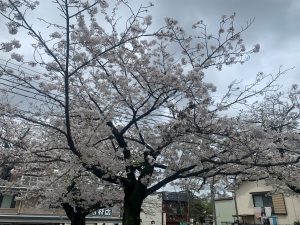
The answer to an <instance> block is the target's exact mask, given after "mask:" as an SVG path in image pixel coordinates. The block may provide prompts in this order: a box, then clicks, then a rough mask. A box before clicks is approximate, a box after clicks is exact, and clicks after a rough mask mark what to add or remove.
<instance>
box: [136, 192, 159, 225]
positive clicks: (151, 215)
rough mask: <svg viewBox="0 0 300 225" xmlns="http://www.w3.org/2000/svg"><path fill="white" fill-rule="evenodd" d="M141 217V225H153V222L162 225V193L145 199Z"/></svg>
mask: <svg viewBox="0 0 300 225" xmlns="http://www.w3.org/2000/svg"><path fill="white" fill-rule="evenodd" d="M140 217H141V220H142V222H141V225H151V221H154V224H155V225H161V224H162V195H161V194H160V193H158V194H154V195H150V196H148V197H147V198H146V199H145V201H144V203H143V205H142V212H141V214H140Z"/></svg>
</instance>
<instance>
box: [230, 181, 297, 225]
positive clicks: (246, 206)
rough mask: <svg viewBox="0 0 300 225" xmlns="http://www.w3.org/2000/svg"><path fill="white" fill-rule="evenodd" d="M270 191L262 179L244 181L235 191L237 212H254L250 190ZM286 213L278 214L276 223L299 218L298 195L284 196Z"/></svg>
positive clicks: (289, 221) (288, 221)
mask: <svg viewBox="0 0 300 225" xmlns="http://www.w3.org/2000/svg"><path fill="white" fill-rule="evenodd" d="M263 191H272V187H269V186H266V185H265V184H264V182H263V181H255V182H245V183H243V184H242V185H241V186H240V187H239V188H238V190H237V191H236V202H237V209H238V214H239V215H242V214H252V215H253V214H254V205H253V199H252V195H251V194H250V193H251V192H263ZM284 200H285V204H286V210H287V215H278V224H294V222H295V221H297V220H300V197H297V196H286V195H285V196H284Z"/></svg>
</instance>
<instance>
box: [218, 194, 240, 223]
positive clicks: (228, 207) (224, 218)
mask: <svg viewBox="0 0 300 225" xmlns="http://www.w3.org/2000/svg"><path fill="white" fill-rule="evenodd" d="M215 207H216V219H217V225H221V222H233V217H232V215H235V214H236V213H235V206H234V200H233V199H224V200H216V201H215Z"/></svg>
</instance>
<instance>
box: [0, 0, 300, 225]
mask: <svg viewBox="0 0 300 225" xmlns="http://www.w3.org/2000/svg"><path fill="white" fill-rule="evenodd" d="M53 4H54V5H55V6H56V7H57V8H56V11H53V16H56V15H57V18H59V19H55V21H53V20H52V21H51V20H49V18H48V19H47V18H46V17H42V18H39V20H38V22H36V21H34V20H32V18H33V16H32V15H35V14H34V13H35V12H37V11H36V10H35V9H36V7H38V2H37V1H31V0H24V1H17V0H1V1H0V13H1V16H2V18H3V19H5V20H6V22H7V27H8V31H9V33H10V34H11V35H15V36H17V35H18V32H26V34H27V35H28V38H29V39H30V40H31V46H32V53H33V55H30V56H28V55H27V54H26V55H24V54H23V55H22V54H20V51H19V53H18V50H15V49H17V48H20V45H19V42H17V41H16V40H15V39H14V41H13V42H7V41H4V42H3V43H2V44H1V49H2V51H4V52H12V53H11V55H10V57H11V60H7V61H6V62H5V63H1V64H0V65H1V71H2V76H1V79H2V82H3V86H4V88H3V89H2V91H3V92H4V93H6V94H8V95H12V94H13V95H17V96H18V97H20V98H21V97H23V99H25V100H23V101H21V100H19V99H16V100H15V102H17V103H15V104H14V105H11V103H12V102H6V103H5V102H4V103H2V105H3V107H2V108H3V109H2V111H3V114H4V115H5V116H9V117H11V118H14V119H15V121H22V122H24V123H26V124H28V125H29V126H30V127H34V129H33V130H35V131H36V132H41V133H42V135H38V136H37V137H38V138H34V136H31V138H32V140H28V141H27V142H26V144H27V145H28V147H27V149H28V151H27V153H28V154H27V157H26V158H27V159H30V157H32V156H33V155H34V157H36V156H37V155H38V156H39V158H41V159H43V158H47V157H50V158H51V159H53V165H57V163H58V162H59V161H60V160H61V159H63V158H64V157H65V155H66V154H67V157H68V162H69V163H70V164H72V168H77V167H78V168H80V171H81V169H84V171H82V172H80V173H79V174H80V175H84V174H85V173H91V174H93V175H94V176H95V177H96V178H95V180H97V179H101V182H106V183H110V184H111V185H116V187H117V186H118V187H121V188H122V190H123V192H124V213H123V224H124V225H129V224H130V225H135V224H139V223H140V218H139V215H140V210H141V205H142V203H143V201H144V199H145V198H146V197H147V196H149V195H150V194H152V193H154V192H155V191H157V190H159V189H160V188H162V187H163V186H165V185H166V184H168V183H170V182H173V181H176V180H180V179H188V178H191V177H197V178H201V179H205V178H209V177H213V176H216V175H222V176H227V175H231V174H236V173H238V172H239V171H242V170H243V171H247V170H249V171H250V170H253V168H254V167H255V168H266V167H276V166H277V167H278V166H281V165H286V164H297V163H298V162H299V155H298V152H294V153H293V154H290V153H292V152H288V154H284V156H283V157H282V154H281V153H280V151H278V150H277V149H278V146H279V145H280V144H281V143H280V142H278V143H277V142H275V141H272V143H271V145H269V142H270V140H276V139H275V137H277V136H276V135H278V134H277V133H276V132H272V130H271V129H264V127H263V126H262V124H256V123H251V122H249V121H247V120H245V119H244V113H243V114H241V115H240V116H232V117H229V116H226V113H227V112H228V110H229V109H231V108H232V107H233V106H245V107H248V106H249V104H250V103H249V102H248V100H249V99H252V98H254V97H256V96H258V95H261V94H265V93H269V92H272V91H275V90H276V89H277V86H276V85H275V83H274V82H275V81H276V79H277V77H278V76H280V75H281V74H283V73H284V72H285V71H279V72H278V74H276V75H274V76H272V75H264V74H263V73H259V74H258V75H257V78H256V80H255V81H253V83H252V84H250V85H248V86H245V87H244V88H241V89H239V88H238V84H237V83H232V84H231V85H230V86H229V87H228V92H227V93H226V94H225V95H224V96H223V97H222V98H220V99H214V98H213V93H214V92H215V91H216V87H215V86H214V85H213V84H211V83H207V82H205V81H204V75H205V70H206V69H208V68H210V69H214V68H215V69H217V70H222V67H223V66H226V65H233V64H236V63H244V62H245V61H247V60H248V59H249V55H250V54H252V53H256V52H258V51H259V48H260V46H259V45H258V44H256V45H255V46H254V47H253V48H250V49H248V48H246V45H245V44H244V43H243V39H242V37H241V35H242V34H243V32H244V31H246V30H247V29H248V28H249V26H250V25H251V23H252V21H249V22H248V23H246V24H245V26H244V27H242V28H241V29H240V30H237V29H236V27H235V26H234V19H235V15H232V16H229V17H227V16H223V17H222V18H221V19H220V23H219V25H218V28H217V31H216V32H215V34H210V31H209V29H208V27H207V25H206V24H205V23H204V22H203V21H198V22H196V23H195V24H193V25H192V26H191V29H190V30H188V31H185V30H184V29H183V27H180V25H179V24H178V22H177V21H176V20H174V19H171V18H166V19H165V25H164V26H163V27H161V28H159V29H157V30H154V31H153V30H152V31H151V27H150V25H151V20H152V17H151V16H150V15H147V12H148V9H149V7H151V5H149V6H141V7H139V8H138V9H136V10H135V9H134V8H133V7H131V6H129V5H128V3H127V2H126V1H122V0H119V1H116V2H115V4H112V5H109V4H108V3H107V2H106V1H105V0H95V1H83V0H77V1H71V0H56V1H54V2H53ZM124 11H126V13H125V14H126V19H124V18H123V17H119V16H118V15H119V14H118V12H124ZM123 16H124V15H123ZM41 24H43V25H45V26H46V27H47V29H43V28H42V27H41ZM188 32H190V33H191V34H188ZM8 43H9V44H8ZM21 49H22V47H21ZM12 60H14V61H17V62H16V63H17V64H13V62H12ZM29 66H31V67H33V68H31V69H28V67H29ZM297 107H298V106H297ZM253 109H254V108H253ZM255 115H256V114H255ZM291 132H292V133H293V134H294V135H295V136H297V134H295V133H294V130H291ZM12 137H15V136H12ZM8 139H10V137H8ZM2 140H3V138H2ZM15 147H17V146H16V145H15ZM20 147H22V146H20ZM53 150H55V151H53ZM53 152H54V153H53ZM270 156H272V157H270ZM35 160H36V159H35ZM39 163H40V164H42V162H39ZM48 163H49V162H48ZM28 165H30V164H28ZM73 165H74V166H73ZM53 167H54V166H53ZM31 168H32V167H31ZM59 168H61V167H59ZM29 169H30V168H29ZM48 171H49V170H48ZM53 171H55V170H53ZM73 175H74V174H73ZM73 175H72V176H71V179H74V178H75V177H76V176H73ZM83 177H84V176H83ZM91 180H92V179H91ZM67 183H68V182H67ZM96 183H97V182H96ZM72 184H73V183H72V182H70V183H69V185H71V186H72ZM66 187H68V185H67V186H66ZM67 189H68V188H67ZM74 190H76V189H74ZM87 191H89V192H92V190H90V189H87ZM76 199H77V198H76ZM83 199H84V200H85V201H89V200H88V199H90V198H89V197H84V198H83ZM73 224H84V220H82V221H78V222H74V223H73Z"/></svg>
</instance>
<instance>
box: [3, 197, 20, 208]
mask: <svg viewBox="0 0 300 225" xmlns="http://www.w3.org/2000/svg"><path fill="white" fill-rule="evenodd" d="M5 196H9V197H12V200H11V202H10V206H9V208H7V207H1V205H2V202H3V199H4V197H5ZM16 203H17V202H16V195H6V194H0V209H15V208H16Z"/></svg>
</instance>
